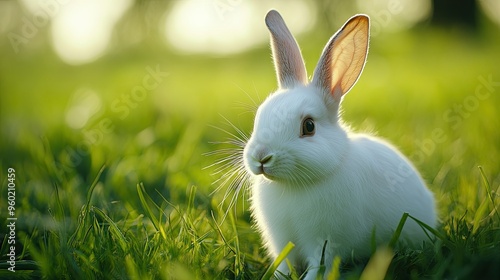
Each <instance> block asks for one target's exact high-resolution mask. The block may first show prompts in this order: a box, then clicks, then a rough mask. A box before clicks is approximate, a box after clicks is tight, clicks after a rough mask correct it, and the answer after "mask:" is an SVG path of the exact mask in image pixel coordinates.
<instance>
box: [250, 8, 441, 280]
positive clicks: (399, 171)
mask: <svg viewBox="0 0 500 280" xmlns="http://www.w3.org/2000/svg"><path fill="white" fill-rule="evenodd" d="M268 18H272V20H269V21H268ZM268 18H266V22H268V26H269V24H271V25H273V24H275V25H279V27H280V28H279V30H280V33H279V34H275V33H273V31H272V30H271V28H270V30H271V35H272V36H273V40H278V41H279V40H280V38H274V37H276V36H278V37H279V36H281V35H280V34H285V36H284V39H283V38H281V39H283V40H290V39H289V38H288V37H291V36H290V35H289V34H287V32H289V31H288V29H286V26H285V25H284V22H283V21H282V19H281V17H279V14H277V12H275V11H271V12H270V13H269V14H268ZM365 21H367V18H366V17H362V16H360V17H356V18H352V19H351V20H350V21H349V22H348V23H346V25H345V26H344V27H343V29H341V31H339V32H338V33H337V34H336V35H335V36H334V37H333V38H332V40H331V41H330V43H329V44H328V45H327V47H326V48H325V51H324V53H323V55H322V58H321V59H320V64H319V65H318V67H317V68H316V71H315V75H317V76H318V77H319V78H316V77H315V78H316V79H313V82H312V83H310V84H304V83H303V82H301V81H300V79H301V78H300V77H301V75H302V74H299V75H297V74H293V73H291V74H290V73H278V79H281V81H288V80H290V81H292V82H289V83H288V85H294V84H296V86H292V87H290V88H285V89H283V88H282V89H280V90H278V91H277V92H276V93H274V94H272V95H271V96H270V97H269V98H268V99H267V100H266V101H265V102H264V103H263V104H262V105H261V106H260V107H259V109H258V111H257V115H256V118H255V125H254V131H253V133H252V136H251V138H250V139H249V141H248V143H247V145H246V147H245V149H244V163H245V167H246V169H247V171H248V172H249V173H251V174H252V187H251V209H252V213H253V217H254V219H255V221H256V224H257V227H258V229H259V230H260V231H261V233H262V237H263V240H264V242H265V246H266V248H267V249H268V251H269V253H270V254H271V255H272V256H273V257H276V256H277V255H278V254H279V253H280V252H281V251H282V249H283V248H284V246H285V245H286V244H287V243H288V242H289V241H291V242H293V243H294V244H295V245H296V248H295V249H294V250H293V251H292V252H291V253H290V255H289V256H288V259H289V260H290V261H291V263H292V264H293V265H294V266H296V267H298V268H302V269H304V268H308V269H309V270H308V272H307V274H306V279H314V278H315V276H316V272H317V269H318V268H319V265H320V259H321V251H322V249H323V245H324V244H325V241H327V247H326V250H325V257H326V258H325V265H326V266H327V271H329V270H330V268H331V267H330V265H331V264H332V261H333V258H334V257H335V256H336V255H339V256H340V257H341V258H343V259H346V258H347V257H348V256H349V255H350V254H352V253H354V254H355V255H356V256H366V255H368V254H369V253H370V248H371V247H370V242H371V236H372V233H373V231H374V230H375V234H376V235H375V236H376V240H377V242H378V243H379V244H380V243H384V242H387V241H388V240H389V239H390V238H391V236H392V234H393V232H394V230H395V229H396V227H397V225H398V223H399V221H400V219H401V217H402V215H403V213H405V212H408V213H410V215H412V216H414V217H416V218H418V219H419V220H421V221H423V222H425V223H426V224H428V225H430V226H434V225H435V223H436V214H435V205H434V198H433V194H432V193H431V192H430V191H429V190H428V189H427V188H426V186H425V183H424V182H423V180H422V178H421V177H420V175H419V173H418V171H417V170H416V169H415V168H414V167H413V166H412V164H411V163H410V162H409V161H408V160H407V159H406V158H405V157H404V156H403V155H402V154H401V153H399V152H398V151H397V150H396V148H394V147H393V146H391V145H389V144H388V143H386V142H384V141H382V140H380V139H377V138H374V137H371V136H367V135H361V134H354V133H351V132H349V131H347V129H345V128H344V127H343V126H342V125H341V124H340V122H339V120H338V118H339V117H338V107H339V104H340V99H341V97H342V96H343V95H344V94H345V93H347V91H348V90H349V89H350V88H351V86H352V85H353V84H354V83H355V81H356V80H357V77H358V76H359V74H360V73H361V70H362V65H361V67H360V66H359V65H357V66H353V67H356V69H354V70H352V69H350V70H352V71H344V72H342V69H341V70H338V69H336V67H337V66H335V63H334V65H333V66H332V67H333V69H331V68H330V65H331V64H330V63H329V58H328V57H327V58H325V57H326V56H333V57H331V58H330V59H334V60H336V61H337V62H338V60H343V61H341V62H346V63H344V64H343V65H344V66H345V65H349V62H350V61H349V60H346V59H348V58H346V56H344V55H343V54H342V52H340V53H339V52H338V53H337V54H335V52H334V51H332V49H334V46H335V45H336V44H343V45H345V46H344V47H345V48H349V46H350V45H351V44H350V43H349V40H352V41H356V44H352V45H353V46H351V47H352V48H353V50H352V51H354V50H355V49H354V48H361V51H358V52H357V53H356V54H355V55H354V56H353V55H348V57H354V58H353V61H354V60H355V62H356V61H357V62H356V63H359V61H361V60H362V63H364V59H365V57H366V52H367V44H368V39H367V38H366V42H364V41H363V40H365V39H363V38H361V37H359V36H361V35H359V34H362V33H363V32H368V31H367V30H366V29H367V28H368V27H367V23H366V22H365ZM283 26H285V27H284V28H285V29H283ZM283 30H284V31H283ZM345 30H347V31H345ZM351 31H354V32H357V33H356V34H355V33H352V34H351V33H349V32H351ZM358 33H359V34H358ZM354 36H358V37H356V38H354ZM366 36H367V37H368V36H369V35H368V34H366ZM291 38H292V39H293V37H291ZM344 38H346V39H344ZM336 40H337V41H336ZM359 42H362V43H359ZM363 42H364V44H366V46H364V45H363ZM294 44H296V43H294V42H293V43H292V42H290V41H288V43H285V44H282V45H284V46H285V47H286V48H289V47H290V46H293V45H294ZM363 48H364V49H363ZM277 51H279V52H281V53H283V52H285V53H287V52H288V53H290V52H291V53H292V58H291V59H292V60H294V62H293V63H290V62H287V61H283V60H286V57H280V58H278V59H277V58H276V56H275V63H276V64H280V63H284V64H286V65H294V64H295V65H303V63H302V64H301V63H300V61H299V62H297V61H295V60H296V59H297V57H300V58H301V55H300V50H299V49H298V47H297V48H296V50H288V49H287V50H286V51H283V50H281V51H280V50H275V49H273V53H274V54H276V53H275V52H277ZM297 51H298V52H299V53H298V54H297ZM344 53H345V52H344ZM361 55H363V56H362V57H361ZM356 59H357V60H356ZM325 61H326V62H325ZM337 64H339V63H337ZM351 64H353V63H351ZM348 67H350V66H348ZM276 69H277V71H280V70H279V69H280V67H279V65H278V66H277V67H276ZM348 70H349V69H348ZM286 71H288V72H290V69H287V70H286ZM298 71H302V69H299V70H298ZM339 71H340V74H338V75H341V76H340V77H336V78H335V79H334V80H335V81H339V82H338V84H332V85H330V84H329V83H330V81H331V80H330V78H331V77H330V74H331V73H339ZM292 72H293V71H292ZM330 72H331V73H330ZM317 73H319V74H317ZM328 73H330V74H328ZM346 73H347V74H346ZM349 73H350V74H349ZM294 75H295V76H296V77H299V78H296V77H295V78H294V77H293V76H294ZM348 75H350V76H348ZM322 76H323V77H322ZM325 77H326V78H325ZM321 79H323V80H321ZM342 80H343V81H342ZM293 81H295V82H293ZM340 83H342V84H341V85H340ZM306 117H311V118H312V119H314V122H315V134H314V135H313V136H307V137H301V135H300V133H301V124H302V121H303V120H304V118H306ZM426 238H427V236H426V234H425V233H424V231H423V230H422V228H421V227H420V226H419V225H417V223H416V222H414V221H413V220H410V219H409V220H407V223H406V224H405V226H404V229H403V232H402V239H404V240H407V241H409V243H413V244H421V242H422V241H424V240H426ZM279 271H281V272H282V273H285V274H287V273H289V269H288V267H287V265H286V264H285V263H282V264H281V265H280V267H279Z"/></svg>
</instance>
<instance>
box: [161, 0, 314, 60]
mask: <svg viewBox="0 0 500 280" xmlns="http://www.w3.org/2000/svg"><path fill="white" fill-rule="evenodd" d="M271 8H275V9H279V10H280V11H281V12H282V14H284V15H286V16H287V18H288V21H289V22H290V24H289V28H290V29H291V30H292V31H293V33H294V34H300V33H302V32H305V31H307V30H309V29H310V28H311V27H312V26H313V25H314V14H315V13H314V6H313V4H312V3H310V2H306V1H302V0H295V1H287V2H286V3H284V2H272V3H271V2H270V3H262V2H253V1H203V0H186V1H176V2H175V3H174V6H173V7H172V9H171V10H169V11H168V12H167V13H166V15H165V20H164V34H165V38H166V40H167V42H168V43H169V44H170V45H172V46H173V47H174V48H176V49H178V50H181V51H183V52H188V53H216V54H229V53H236V52H241V51H244V50H246V49H249V48H252V47H254V46H257V45H259V44H262V43H264V42H266V41H267V40H268V32H267V30H266V28H265V26H263V25H262V21H263V18H262V15H264V14H265V12H266V11H267V10H269V9H271Z"/></svg>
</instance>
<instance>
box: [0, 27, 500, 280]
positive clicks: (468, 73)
mask: <svg viewBox="0 0 500 280" xmlns="http://www.w3.org/2000/svg"><path fill="white" fill-rule="evenodd" d="M328 36H329V34H326V32H325V33H324V34H323V33H321V36H319V35H318V34H309V35H304V36H302V37H299V38H298V40H299V41H300V42H301V45H302V48H303V54H304V56H305V58H306V63H307V68H308V70H309V72H312V69H313V67H314V66H315V62H316V61H317V58H318V56H319V52H320V50H321V48H322V47H323V44H324V42H326V40H327V38H328ZM34 45H35V46H32V47H29V46H28V47H27V48H26V49H23V50H22V53H21V54H18V55H2V59H1V63H0V98H1V100H0V102H1V104H0V108H1V111H0V117H1V119H0V129H1V139H0V153H1V162H0V174H1V175H0V176H1V177H0V182H1V193H0V209H1V210H0V220H1V221H2V223H3V224H2V230H1V231H0V232H2V239H3V242H2V245H1V248H0V259H1V263H0V277H1V278H4V277H16V278H32V277H33V278H46V279H53V278H72V279H92V278H99V279H194V278H198V279H214V278H217V279H221V278H229V279H257V278H259V277H261V276H262V275H264V273H265V271H266V269H268V267H269V265H270V263H271V260H269V259H268V258H267V257H266V255H265V252H264V251H263V249H262V247H261V243H260V239H259V236H258V234H257V232H256V231H255V230H254V229H253V228H252V221H251V218H250V214H249V211H248V201H245V200H246V199H247V198H248V195H246V196H241V197H240V198H239V200H238V204H237V205H236V207H235V208H234V211H229V212H228V213H229V215H228V217H227V219H225V220H224V221H223V216H224V212H225V211H226V209H227V202H228V201H226V204H225V205H223V206H222V207H219V203H220V202H221V201H222V200H223V196H224V190H223V191H221V192H219V193H215V194H211V193H212V191H213V190H214V189H215V188H216V187H217V185H214V184H213V182H214V181H216V180H217V179H218V178H220V174H219V175H211V174H212V173H213V172H214V168H208V169H204V167H206V166H209V165H211V164H212V163H214V162H215V161H217V157H214V156H205V155H204V154H206V153H209V152H210V151H214V150H218V149H222V148H226V147H227V146H226V145H224V144H211V143H214V142H216V143H217V142H223V141H225V140H226V138H227V137H228V134H226V133H224V132H223V131H221V130H219V129H216V128H214V126H215V127H220V128H222V129H225V130H229V131H230V132H234V129H233V128H231V126H229V125H228V124H227V123H226V121H225V119H228V120H230V121H231V122H232V123H234V124H235V125H236V126H237V127H239V128H240V129H241V130H243V131H245V132H247V133H250V132H251V127H252V119H253V112H252V110H254V109H252V108H254V107H255V104H254V102H256V103H257V104H258V103H260V101H262V100H263V99H264V98H265V96H266V95H267V94H268V93H269V92H271V91H273V90H274V89H275V85H276V82H275V77H274V72H273V66H272V64H271V60H270V59H269V50H268V48H267V46H261V47H260V48H257V49H255V50H252V51H250V52H248V53H245V54H242V55H238V56H229V57H206V56H187V55H180V54H176V53H174V52H169V51H165V49H163V48H159V47H158V46H156V45H146V46H144V47H141V48H137V47H134V46H131V47H127V48H121V49H119V50H116V51H114V52H113V53H112V54H111V55H108V56H106V57H103V58H102V59H100V60H99V61H97V62H95V63H92V64H88V65H85V66H80V67H75V66H68V65H66V64H64V63H62V62H60V61H59V60H58V58H57V57H56V56H55V55H54V54H53V52H52V51H51V50H50V49H49V48H48V47H37V46H36V44H35V43H34ZM499 49H500V38H499V36H498V30H491V31H485V32H484V34H482V35H470V34H464V33H454V32H444V31H431V30H421V31H414V32H411V33H395V34H389V35H387V34H382V35H380V36H377V37H374V38H372V41H371V49H370V54H369V58H368V64H367V66H366V68H365V71H364V73H363V75H362V76H361V79H360V80H359V82H358V84H357V85H356V87H355V88H354V89H353V90H352V91H351V92H350V93H349V94H348V96H347V97H346V98H345V100H344V103H343V109H344V113H343V116H344V119H345V121H346V122H348V123H350V124H351V125H352V127H353V129H354V130H356V131H375V132H376V133H377V134H378V135H379V136H381V137H384V138H386V139H388V140H389V141H391V142H392V143H394V144H395V145H396V146H398V147H399V148H400V149H401V151H402V152H403V153H404V154H406V155H407V156H409V157H410V158H411V159H412V160H413V162H414V163H415V165H416V166H417V167H418V169H419V170H420V171H421V173H422V175H423V177H424V178H425V180H426V181H427V183H428V185H429V187H430V189H431V190H432V191H433V192H434V193H435V196H436V198H437V202H438V209H439V216H440V225H439V227H438V228H437V229H436V232H437V233H438V237H436V238H435V239H434V240H432V241H429V242H428V243H427V244H426V246H425V247H424V248H423V249H422V250H418V251H416V250H402V251H399V252H398V253H396V254H395V256H394V257H393V258H392V262H391V263H390V266H389V268H388V270H387V274H386V278H388V279H394V278H397V279H409V278H411V279H423V278H432V279H481V278H482V279H499V278H500V267H499V266H498V264H499V263H500V214H499V213H498V212H497V210H496V209H498V207H500V206H499V204H500V199H499V191H500V161H499V158H500V129H499V128H500V111H499V106H500V66H499V62H500V52H499V51H498V50H499ZM0 53H6V54H8V53H11V50H10V49H9V45H8V44H7V43H4V44H3V45H0ZM154 72H155V73H156V74H155V75H154V77H153V79H154V81H153V80H149V82H154V83H153V85H152V84H147V85H146V84H144V80H145V77H146V76H148V75H150V76H151V75H152V74H151V73H154ZM141 87H142V88H146V87H147V89H146V90H143V91H141V90H140V88H141ZM480 166H481V168H479V167H480ZM9 168H13V169H14V170H15V184H16V188H15V192H16V193H15V203H16V204H15V217H16V218H17V221H16V228H15V240H16V243H15V252H16V256H17V259H16V264H15V270H16V272H15V273H12V272H10V271H8V270H7V268H8V267H10V266H9V264H8V263H7V262H6V261H8V260H9V256H8V254H9V253H10V246H11V245H10V244H8V240H9V239H8V236H9V234H10V231H9V228H8V227H7V225H8V224H9V222H8V220H7V218H8V217H9V212H8V211H7V209H8V190H7V188H8V184H9V178H8V174H9V171H8V170H9ZM10 173H13V172H10ZM381 256H382V259H385V260H387V259H389V260H390V256H392V255H389V257H384V255H383V254H381ZM342 261H343V262H342V264H341V265H340V268H338V270H336V271H334V273H333V274H332V276H333V277H335V273H337V272H340V274H341V275H342V276H343V277H345V278H348V279H350V278H354V279H355V278H358V277H359V276H360V275H361V273H362V272H363V271H364V270H365V265H366V261H363V260H361V261H360V260H355V261H354V260H342ZM378 268H381V269H382V275H384V273H385V271H384V270H383V267H378ZM369 269H370V268H367V269H366V271H367V272H366V273H370V271H371V270H369ZM375 270H377V267H376V268H375ZM371 273H373V272H371ZM371 275H372V276H373V275H374V274H371ZM365 276H366V274H365Z"/></svg>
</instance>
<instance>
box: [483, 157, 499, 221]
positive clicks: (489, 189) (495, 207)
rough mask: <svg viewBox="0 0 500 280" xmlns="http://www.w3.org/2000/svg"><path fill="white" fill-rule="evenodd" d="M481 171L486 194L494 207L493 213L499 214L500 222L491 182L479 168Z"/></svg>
mask: <svg viewBox="0 0 500 280" xmlns="http://www.w3.org/2000/svg"><path fill="white" fill-rule="evenodd" d="M479 171H480V172H481V177H482V178H483V182H484V187H485V188H486V193H487V194H488V197H489V199H490V202H491V205H492V206H493V211H495V213H496V214H497V218H498V220H499V221H500V214H499V213H498V211H497V206H496V205H495V200H494V199H493V196H492V192H491V186H490V182H489V181H488V179H487V178H486V174H484V170H483V167H482V166H479Z"/></svg>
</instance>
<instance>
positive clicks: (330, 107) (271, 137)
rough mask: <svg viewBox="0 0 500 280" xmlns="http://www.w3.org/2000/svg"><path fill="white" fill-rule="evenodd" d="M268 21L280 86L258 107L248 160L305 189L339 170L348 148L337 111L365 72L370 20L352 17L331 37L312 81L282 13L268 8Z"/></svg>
mask: <svg viewBox="0 0 500 280" xmlns="http://www.w3.org/2000/svg"><path fill="white" fill-rule="evenodd" d="M266 25H267V27H268V28H269V31H270V33H271V46H272V52H273V58H274V65H275V69H276V74H277V78H278V84H279V89H278V90H277V91H276V92H275V93H273V94H272V95H271V96H269V97H268V98H267V99H266V101H265V102H264V103H263V104H262V105H261V106H260V107H259V109H258V110H257V114H256V118H255V124H254V129H253V132H252V135H251V137H250V139H249V141H248V143H247V145H246V146H245V149H244V162H245V166H246V168H247V170H249V171H250V172H251V173H252V174H254V175H257V176H260V175H263V176H264V177H265V178H267V180H271V181H276V182H279V183H283V184H285V185H287V186H297V187H303V186H307V185H310V184H311V183H314V182H315V181H318V180H322V179H324V178H325V176H330V175H331V174H332V172H335V167H336V166H338V165H339V164H342V158H343V156H344V155H345V153H346V152H347V149H348V147H349V145H348V144H349V138H348V134H347V132H346V131H345V130H344V129H343V128H342V126H341V125H340V124H339V120H338V110H339V105H340V102H341V100H342V97H343V96H344V95H345V94H346V93H347V92H348V91H349V90H350V89H351V87H352V86H353V85H354V84H355V83H356V81H357V79H358V77H359V75H360V74H361V72H362V70H363V67H364V64H365V61H366V55H367V53H368V40H369V19H368V17H367V16H365V15H357V16H354V17H352V18H351V19H349V20H348V21H347V22H346V24H345V25H344V26H343V27H342V28H341V29H340V30H339V31H338V32H337V33H336V34H335V35H333V36H332V38H331V39H330V41H329V42H328V43H327V45H326V47H325V48H324V50H323V53H322V55H321V57H320V60H319V62H318V65H317V66H316V68H315V70H314V75H313V78H312V81H311V82H309V81H308V78H307V74H306V69H305V66H304V61H303V58H302V55H301V52H300V49H299V47H298V45H297V42H296V41H295V39H294V37H293V36H292V34H291V33H290V31H289V30H288V28H287V27H286V25H285V23H284V21H283V19H282V17H281V16H280V14H279V13H278V12H276V11H270V12H269V13H268V14H267V16H266Z"/></svg>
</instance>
